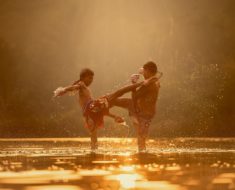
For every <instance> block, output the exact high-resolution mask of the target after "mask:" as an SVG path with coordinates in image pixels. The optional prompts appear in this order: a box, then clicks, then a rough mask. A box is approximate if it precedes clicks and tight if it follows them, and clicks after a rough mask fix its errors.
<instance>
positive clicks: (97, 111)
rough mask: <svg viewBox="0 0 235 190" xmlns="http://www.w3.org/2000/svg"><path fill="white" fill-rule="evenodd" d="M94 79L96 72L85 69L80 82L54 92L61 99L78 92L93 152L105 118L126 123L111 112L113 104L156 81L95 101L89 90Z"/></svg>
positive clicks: (136, 85) (147, 81)
mask: <svg viewBox="0 0 235 190" xmlns="http://www.w3.org/2000/svg"><path fill="white" fill-rule="evenodd" d="M93 77H94V72H93V71H92V70H91V69H88V68H85V69H83V70H82V71H81V73H80V80H78V81H75V82H74V83H73V84H72V85H70V86H67V87H59V88H57V89H56V90H55V91H54V97H59V96H62V95H65V94H67V93H68V92H77V93H78V97H79V104H80V107H81V108H82V111H83V116H84V118H85V127H86V128H87V129H88V130H89V132H90V135H91V150H92V151H94V150H95V149H97V147H98V146H97V129H98V128H102V127H103V126H104V116H105V115H106V116H109V117H112V118H114V120H115V121H116V122H118V123H122V122H124V120H123V119H122V118H121V117H119V116H116V115H113V114H111V113H110V112H109V108H110V105H111V104H112V102H113V101H114V100H115V99H117V98H118V97H120V96H122V95H123V94H125V93H127V92H130V91H132V90H134V89H136V88H138V87H140V86H142V85H147V84H149V83H151V82H152V81H156V78H151V79H149V80H146V81H142V82H138V83H135V84H132V85H129V86H125V87H123V88H121V89H119V90H117V91H115V92H114V93H111V94H108V95H106V96H103V97H100V98H98V99H94V98H93V97H92V95H91V91H90V89H89V88H88V87H89V86H90V85H91V83H92V81H93Z"/></svg>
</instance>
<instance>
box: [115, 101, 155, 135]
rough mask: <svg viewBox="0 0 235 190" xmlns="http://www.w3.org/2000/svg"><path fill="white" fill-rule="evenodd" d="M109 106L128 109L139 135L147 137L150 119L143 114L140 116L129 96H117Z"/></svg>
mask: <svg viewBox="0 0 235 190" xmlns="http://www.w3.org/2000/svg"><path fill="white" fill-rule="evenodd" d="M111 106H118V107H122V108H125V109H127V110H128V111H129V115H130V117H131V119H132V122H133V124H134V126H135V127H136V131H137V133H138V135H139V136H141V137H147V136H148V131H149V126H150V124H151V119H150V118H147V117H145V116H142V115H141V113H140V112H137V111H136V108H135V106H134V102H133V100H132V99H130V98H118V99H116V100H115V101H114V102H113V103H112V105H111Z"/></svg>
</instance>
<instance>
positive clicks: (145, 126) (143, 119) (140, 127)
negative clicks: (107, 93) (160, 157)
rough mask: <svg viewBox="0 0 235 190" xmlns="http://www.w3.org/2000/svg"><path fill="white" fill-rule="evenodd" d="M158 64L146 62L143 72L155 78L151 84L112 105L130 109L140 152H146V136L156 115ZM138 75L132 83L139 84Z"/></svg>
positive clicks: (148, 77)
mask: <svg viewBox="0 0 235 190" xmlns="http://www.w3.org/2000/svg"><path fill="white" fill-rule="evenodd" d="M157 73H158V70H157V65H156V64H155V63H154V62H152V61H149V62H147V63H146V64H144V66H143V68H142V70H141V74H142V75H143V77H144V79H145V80H147V81H148V80H151V78H155V79H157V80H155V81H154V82H151V83H149V85H142V86H141V87H140V88H139V89H137V90H135V89H136V88H135V89H134V90H133V91H132V98H131V99H130V98H118V99H115V100H114V101H113V102H112V106H118V107H122V108H125V109H127V110H128V111H129V114H130V116H131V118H132V121H133V124H134V127H135V129H136V133H137V142H138V150H139V152H146V138H147V136H148V131H149V126H150V123H151V120H152V119H153V117H154V115H155V107H156V103H157V98H158V93H159V88H160V82H159V81H158V79H159V78H160V77H161V76H162V73H160V76H159V77H157V76H156V75H157ZM137 79H138V75H134V76H133V77H132V83H135V84H137V83H136V82H137Z"/></svg>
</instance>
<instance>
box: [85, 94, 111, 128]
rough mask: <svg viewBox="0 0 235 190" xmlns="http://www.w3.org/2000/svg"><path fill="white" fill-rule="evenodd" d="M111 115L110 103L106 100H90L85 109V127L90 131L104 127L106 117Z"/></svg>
mask: <svg viewBox="0 0 235 190" xmlns="http://www.w3.org/2000/svg"><path fill="white" fill-rule="evenodd" d="M108 113H109V109H108V102H107V99H106V98H99V99H97V100H90V101H89V102H87V103H86V104H85V106H84V108H83V115H84V117H85V127H86V128H88V129H89V130H94V129H97V128H102V127H104V116H105V115H107V114H108Z"/></svg>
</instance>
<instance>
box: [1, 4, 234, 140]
mask: <svg viewBox="0 0 235 190" xmlns="http://www.w3.org/2000/svg"><path fill="white" fill-rule="evenodd" d="M234 23H235V2H234V1H233V0H223V1H220V0H197V1H194V0H115V1H111V0H50V1H48V0H33V1H32V0H21V1H19V0H11V1H9V0H0V131H1V133H0V137H78V136H87V133H86V131H85V129H84V127H83V119H82V114H81V110H80V108H79V106H78V103H77V100H76V98H75V97H70V96H65V97H62V98H59V99H57V100H56V101H53V100H52V99H51V97H52V95H53V91H54V90H55V89H56V88H57V87H59V86H65V85H68V84H71V83H72V82H73V81H75V80H77V79H78V78H79V72H80V70H81V69H82V68H84V67H89V68H91V69H92V70H93V71H94V72H95V77H94V82H93V83H92V85H91V90H92V92H93V95H94V97H99V96H102V95H104V94H106V93H108V92H112V91H114V90H116V89H118V87H120V86H122V85H124V84H126V83H127V80H128V78H129V77H130V75H131V74H133V73H136V72H137V71H138V69H139V68H140V67H141V66H142V65H143V64H144V63H145V62H147V61H149V60H152V61H155V62H156V63H157V65H158V68H159V70H160V71H162V72H163V77H162V78H161V88H160V94H159V99H158V103H157V114H156V116H155V118H154V120H153V122H152V126H151V130H150V136H154V137H158V136H160V137H178V136H235V127H234V119H235V98H234V97H235V96H234V87H235V25H234ZM128 96H129V95H127V97H128ZM111 111H112V112H113V113H118V114H120V115H122V116H124V117H125V118H126V120H127V122H128V124H130V121H129V118H128V114H127V111H125V110H122V109H118V108H115V109H112V110H111ZM105 120H106V128H105V130H103V131H101V133H102V135H105V136H113V137H115V136H119V137H126V136H128V137H132V136H133V134H134V133H133V129H132V128H130V129H129V128H127V127H124V126H118V125H115V124H114V122H113V121H112V120H110V119H105Z"/></svg>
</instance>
